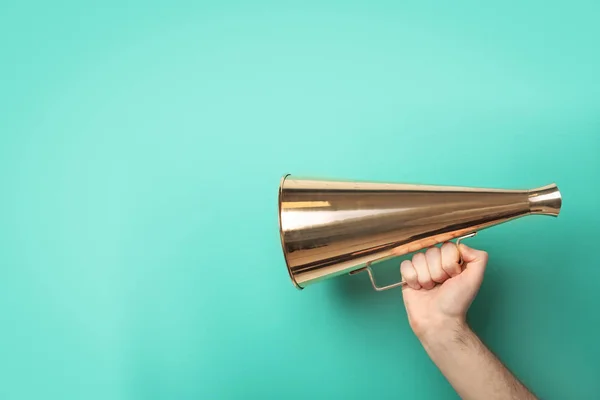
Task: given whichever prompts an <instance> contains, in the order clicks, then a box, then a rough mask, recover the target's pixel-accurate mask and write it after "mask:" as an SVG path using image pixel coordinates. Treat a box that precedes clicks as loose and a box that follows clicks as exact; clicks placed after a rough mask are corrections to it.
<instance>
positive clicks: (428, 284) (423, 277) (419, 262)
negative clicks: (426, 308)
mask: <svg viewBox="0 0 600 400" xmlns="http://www.w3.org/2000/svg"><path fill="white" fill-rule="evenodd" d="M412 263H413V266H414V267H415V271H417V280H418V281H419V285H421V287H422V288H424V289H433V287H434V286H435V283H434V282H433V281H432V280H431V275H430V274H429V267H428V266H427V259H426V258H425V254H423V253H417V254H415V255H414V256H413V259H412Z"/></svg>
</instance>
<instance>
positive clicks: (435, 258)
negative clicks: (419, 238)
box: [425, 247, 450, 283]
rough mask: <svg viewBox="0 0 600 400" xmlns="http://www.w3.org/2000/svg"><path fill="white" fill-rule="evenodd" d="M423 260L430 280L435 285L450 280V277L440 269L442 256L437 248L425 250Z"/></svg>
mask: <svg viewBox="0 0 600 400" xmlns="http://www.w3.org/2000/svg"><path fill="white" fill-rule="evenodd" d="M425 259H427V265H428V266H429V275H431V280H433V281H434V282H437V283H444V282H445V281H446V279H448V278H450V276H449V275H448V274H446V272H445V271H444V270H443V269H442V255H441V251H440V249H439V248H437V247H430V248H429V249H427V251H426V252H425Z"/></svg>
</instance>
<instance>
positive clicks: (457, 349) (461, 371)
mask: <svg viewBox="0 0 600 400" xmlns="http://www.w3.org/2000/svg"><path fill="white" fill-rule="evenodd" d="M461 256H462V260H463V263H462V264H460V259H461ZM487 261H488V254H487V253H486V252H485V251H481V250H475V249H473V248H470V247H468V246H466V245H464V244H460V249H459V248H458V247H457V246H456V245H455V244H454V243H451V242H448V243H444V244H443V246H441V248H438V247H432V248H430V249H428V250H427V251H426V252H425V253H417V254H415V255H414V256H413V258H412V260H405V261H403V262H402V264H401V265H400V273H401V274H402V277H403V278H404V280H405V281H406V283H407V284H406V285H405V286H404V288H403V298H404V305H405V307H406V311H407V314H408V320H409V323H410V326H411V328H412V329H413V331H414V332H415V335H416V336H417V337H418V338H419V340H420V341H421V343H422V344H423V347H424V349H425V351H426V352H427V354H429V356H430V357H431V359H432V360H433V362H434V363H435V364H436V365H437V366H438V368H439V369H440V371H441V372H442V374H444V376H445V377H446V379H448V381H449V382H450V384H451V385H452V387H453V388H454V390H456V392H457V393H458V395H459V396H460V397H461V398H462V399H464V400H481V399H485V400H500V399H502V400H505V399H511V400H512V399H518V400H536V399H537V397H536V396H535V395H534V394H533V393H531V392H530V391H529V390H528V389H527V388H526V387H525V386H524V385H523V384H522V383H521V382H520V381H519V380H518V379H517V378H516V377H515V376H514V375H513V374H512V373H511V372H510V371H509V370H508V369H507V368H506V367H505V366H504V365H503V364H502V362H500V361H499V360H498V358H497V357H496V356H495V355H494V354H493V353H492V352H491V351H490V350H489V349H488V348H487V347H486V346H485V345H484V344H483V343H482V342H481V340H480V339H479V338H478V337H477V335H476V334H475V333H474V332H473V331H472V330H471V329H470V328H469V326H468V325H467V322H466V315H467V310H468V309H469V306H470V305H471V303H472V302H473V299H474V298H475V296H476V295H477V293H478V291H479V288H480V286H481V283H482V281H483V275H484V272H485V268H486V265H487Z"/></svg>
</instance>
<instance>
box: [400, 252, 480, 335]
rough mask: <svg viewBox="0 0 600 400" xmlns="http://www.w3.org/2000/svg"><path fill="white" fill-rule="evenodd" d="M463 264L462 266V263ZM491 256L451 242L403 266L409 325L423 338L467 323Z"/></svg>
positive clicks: (408, 261) (404, 294)
mask: <svg viewBox="0 0 600 400" xmlns="http://www.w3.org/2000/svg"><path fill="white" fill-rule="evenodd" d="M461 256H462V260H463V263H462V265H461V263H460V260H461ZM487 260H488V255H487V253H486V252H485V251H480V250H475V249H472V248H470V247H468V246H465V245H464V244H460V252H459V248H458V247H457V246H456V245H455V244H454V243H451V242H447V243H444V244H443V245H442V247H441V248H438V247H432V248H430V249H428V250H427V251H426V252H425V253H417V254H415V255H414V256H413V258H412V260H405V261H403V262H402V264H401V265H400V273H401V274H402V277H403V278H404V280H405V281H406V285H404V289H403V298H404V305H405V307H406V311H407V314H408V319H409V322H410V326H411V327H412V329H413V331H414V332H415V334H416V335H417V336H418V337H420V338H422V337H423V336H426V335H428V334H429V333H433V332H435V331H436V330H437V329H440V328H442V327H447V326H452V325H458V326H462V325H464V324H465V319H466V314H467V310H468V309H469V306H470V305H471V303H472V301H473V299H474V298H475V296H476V295H477V292H478V291H479V287H480V286H481V282H482V281H483V274H484V271H485V267H486V264H487Z"/></svg>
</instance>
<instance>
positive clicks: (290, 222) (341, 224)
mask: <svg viewBox="0 0 600 400" xmlns="http://www.w3.org/2000/svg"><path fill="white" fill-rule="evenodd" d="M561 205H562V200H561V195H560V192H559V190H558V187H557V186H556V185H555V184H551V185H548V186H544V187H540V188H537V189H532V190H501V189H486V188H470V187H453V186H429V185H411V184H400V183H375V182H348V181H338V180H336V181H327V180H318V179H300V178H295V177H291V176H289V175H286V176H284V177H283V178H282V180H281V184H280V187H279V229H280V235H281V244H282V247H283V254H284V257H285V262H286V264H287V269H288V272H289V274H290V278H291V279H292V282H293V283H294V285H295V286H296V287H297V288H299V289H303V288H305V287H306V286H307V285H310V284H313V283H316V282H319V281H321V280H323V279H327V278H331V277H334V276H338V275H341V274H346V273H357V272H361V271H367V272H368V273H369V277H370V278H371V283H372V284H373V287H374V288H375V289H376V290H378V291H380V290H386V289H391V288H393V287H398V286H401V285H403V284H404V282H398V283H394V284H392V285H388V286H384V287H379V286H377V284H376V283H375V279H374V277H373V273H372V271H371V267H370V266H371V264H372V263H374V262H378V261H382V260H385V259H388V258H390V257H396V256H401V255H404V254H408V253H411V252H415V251H418V250H421V249H424V248H426V247H431V246H434V245H436V244H438V243H442V242H446V241H449V240H451V239H457V238H458V240H457V243H458V241H459V240H460V239H462V238H465V237H469V236H473V235H475V233H476V232H477V231H480V230H482V229H485V228H488V227H490V226H493V225H497V224H500V223H504V222H507V221H509V220H512V219H515V218H518V217H522V216H526V215H531V214H542V215H550V216H554V217H556V216H558V214H559V212H560V208H561Z"/></svg>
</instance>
